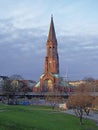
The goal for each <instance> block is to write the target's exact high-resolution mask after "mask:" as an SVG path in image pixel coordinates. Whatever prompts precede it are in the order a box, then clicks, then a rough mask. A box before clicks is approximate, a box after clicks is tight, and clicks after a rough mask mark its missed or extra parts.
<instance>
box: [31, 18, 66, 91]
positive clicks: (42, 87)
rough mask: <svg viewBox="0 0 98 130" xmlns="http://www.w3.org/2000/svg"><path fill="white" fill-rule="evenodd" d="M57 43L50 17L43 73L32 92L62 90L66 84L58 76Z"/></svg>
mask: <svg viewBox="0 0 98 130" xmlns="http://www.w3.org/2000/svg"><path fill="white" fill-rule="evenodd" d="M57 49H58V43H57V38H56V33H55V28H54V22H53V17H51V22H50V29H49V34H48V38H47V43H46V52H47V53H46V57H45V63H44V73H43V74H42V75H41V76H40V81H39V82H38V83H37V84H36V85H35V87H34V89H33V91H40V92H47V91H48V92H50V91H54V90H58V89H59V90H63V91H64V87H66V86H68V84H67V83H66V82H65V81H64V80H62V78H61V77H60V76H59V56H58V50H57Z"/></svg>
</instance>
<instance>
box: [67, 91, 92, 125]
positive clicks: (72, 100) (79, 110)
mask: <svg viewBox="0 0 98 130" xmlns="http://www.w3.org/2000/svg"><path fill="white" fill-rule="evenodd" d="M92 101H93V97H92V96H90V95H86V94H83V93H78V94H75V95H72V96H70V97H69V98H68V101H67V105H68V106H69V107H71V108H72V109H74V111H75V114H76V116H77V117H79V119H80V124H82V119H83V112H86V114H87V115H89V111H90V109H89V108H90V107H91V106H92Z"/></svg>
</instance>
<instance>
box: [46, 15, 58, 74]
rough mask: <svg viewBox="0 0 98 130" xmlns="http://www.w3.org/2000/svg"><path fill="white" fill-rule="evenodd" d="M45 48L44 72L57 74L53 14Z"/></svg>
mask: <svg viewBox="0 0 98 130" xmlns="http://www.w3.org/2000/svg"><path fill="white" fill-rule="evenodd" d="M46 48H47V56H46V58H45V67H44V73H52V74H59V57H58V51H57V39H56V34H55V28H54V23H53V16H51V22H50V29H49V35H48V39H47V44H46Z"/></svg>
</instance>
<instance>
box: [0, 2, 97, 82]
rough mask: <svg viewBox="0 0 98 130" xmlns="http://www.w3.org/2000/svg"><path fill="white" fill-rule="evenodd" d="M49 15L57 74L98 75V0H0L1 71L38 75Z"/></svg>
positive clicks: (74, 76)
mask: <svg viewBox="0 0 98 130" xmlns="http://www.w3.org/2000/svg"><path fill="white" fill-rule="evenodd" d="M51 15H53V20H54V26H55V31H56V37H57V41H58V53H59V63H60V76H62V77H66V73H67V74H68V79H69V80H81V79H84V78H85V77H93V78H95V79H98V0H36V1H35V0H0V75H4V76H5V75H6V76H12V75H14V74H18V75H21V76H22V77H23V78H25V79H32V80H36V81H38V80H39V79H40V76H41V75H42V74H43V72H44V61H45V56H46V41H47V36H48V33H49V27H50V19H51Z"/></svg>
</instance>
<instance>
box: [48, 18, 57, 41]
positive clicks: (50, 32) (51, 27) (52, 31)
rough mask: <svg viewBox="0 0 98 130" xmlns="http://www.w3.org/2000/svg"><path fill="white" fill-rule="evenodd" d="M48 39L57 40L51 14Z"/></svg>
mask: <svg viewBox="0 0 98 130" xmlns="http://www.w3.org/2000/svg"><path fill="white" fill-rule="evenodd" d="M48 41H56V34H55V29H54V22H53V16H51V23H50V30H49V35H48Z"/></svg>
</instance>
